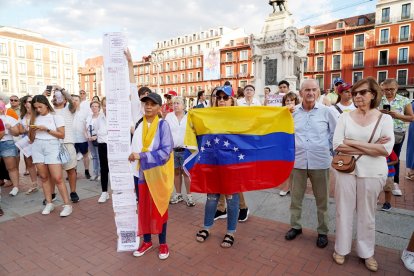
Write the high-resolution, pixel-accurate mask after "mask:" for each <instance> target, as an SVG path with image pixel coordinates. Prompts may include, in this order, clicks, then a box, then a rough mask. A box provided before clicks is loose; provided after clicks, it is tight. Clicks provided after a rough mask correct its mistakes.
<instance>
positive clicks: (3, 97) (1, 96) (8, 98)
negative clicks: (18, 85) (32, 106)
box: [0, 92, 10, 105]
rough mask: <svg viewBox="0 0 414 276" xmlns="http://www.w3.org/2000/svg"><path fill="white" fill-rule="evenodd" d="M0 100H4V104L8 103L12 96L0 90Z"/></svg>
mask: <svg viewBox="0 0 414 276" xmlns="http://www.w3.org/2000/svg"><path fill="white" fill-rule="evenodd" d="M0 101H2V102H4V104H6V105H7V104H9V102H10V97H9V96H7V95H6V94H4V93H1V92H0Z"/></svg>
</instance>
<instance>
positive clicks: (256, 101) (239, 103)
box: [237, 98, 262, 106]
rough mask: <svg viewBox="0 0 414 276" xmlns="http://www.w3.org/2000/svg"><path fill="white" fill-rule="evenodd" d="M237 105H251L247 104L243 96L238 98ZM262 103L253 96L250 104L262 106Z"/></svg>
mask: <svg viewBox="0 0 414 276" xmlns="http://www.w3.org/2000/svg"><path fill="white" fill-rule="evenodd" d="M237 105H238V106H249V105H248V104H247V101H246V98H241V99H238V100H237ZM261 105H262V104H261V103H260V101H259V100H258V99H256V98H253V100H252V103H251V104H250V106H261Z"/></svg>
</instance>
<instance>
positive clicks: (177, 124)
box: [165, 96, 195, 207]
mask: <svg viewBox="0 0 414 276" xmlns="http://www.w3.org/2000/svg"><path fill="white" fill-rule="evenodd" d="M172 102H173V109H174V112H170V113H168V114H167V116H166V117H165V120H166V121H167V122H168V124H169V125H170V129H171V134H172V137H173V140H174V149H173V150H174V186H175V194H174V195H173V197H172V198H171V200H170V203H171V204H176V203H178V202H181V201H183V200H184V198H183V196H182V194H181V186H182V179H183V178H184V184H185V189H186V191H187V200H186V204H187V206H188V207H193V206H195V203H194V201H193V197H192V195H191V193H190V178H189V177H188V175H187V174H185V173H184V170H183V165H184V150H185V149H184V136H185V129H186V126H187V114H186V112H185V111H184V106H185V105H184V100H183V98H182V97H178V96H177V97H174V98H173V99H172Z"/></svg>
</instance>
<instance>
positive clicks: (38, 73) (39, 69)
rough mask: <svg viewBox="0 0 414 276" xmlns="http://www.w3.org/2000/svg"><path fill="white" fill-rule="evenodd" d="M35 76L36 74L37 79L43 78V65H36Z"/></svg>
mask: <svg viewBox="0 0 414 276" xmlns="http://www.w3.org/2000/svg"><path fill="white" fill-rule="evenodd" d="M35 74H36V76H37V77H41V76H43V66H42V65H41V64H36V66H35Z"/></svg>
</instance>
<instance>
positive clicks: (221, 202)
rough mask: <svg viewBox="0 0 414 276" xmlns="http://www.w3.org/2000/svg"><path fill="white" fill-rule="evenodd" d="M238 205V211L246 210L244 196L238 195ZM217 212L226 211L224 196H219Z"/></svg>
mask: <svg viewBox="0 0 414 276" xmlns="http://www.w3.org/2000/svg"><path fill="white" fill-rule="evenodd" d="M239 198H240V203H239V209H246V208H247V205H246V201H244V194H243V193H239ZM217 210H219V211H221V212H224V210H226V198H225V196H224V195H220V198H219V202H218V204H217Z"/></svg>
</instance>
